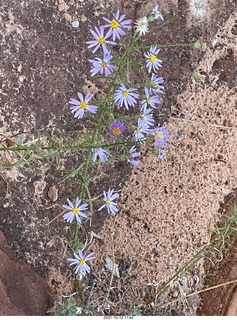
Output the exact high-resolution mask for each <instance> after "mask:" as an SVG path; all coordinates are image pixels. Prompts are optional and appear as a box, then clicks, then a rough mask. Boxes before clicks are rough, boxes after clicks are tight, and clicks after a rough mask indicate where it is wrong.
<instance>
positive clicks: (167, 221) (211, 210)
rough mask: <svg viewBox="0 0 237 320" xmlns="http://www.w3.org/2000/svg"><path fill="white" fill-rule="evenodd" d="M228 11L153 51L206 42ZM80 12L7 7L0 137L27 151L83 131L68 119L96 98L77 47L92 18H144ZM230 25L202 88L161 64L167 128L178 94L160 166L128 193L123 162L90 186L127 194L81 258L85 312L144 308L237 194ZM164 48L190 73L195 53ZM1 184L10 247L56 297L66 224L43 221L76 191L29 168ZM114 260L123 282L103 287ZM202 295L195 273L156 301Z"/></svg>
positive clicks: (175, 32) (214, 2)
mask: <svg viewBox="0 0 237 320" xmlns="http://www.w3.org/2000/svg"><path fill="white" fill-rule="evenodd" d="M235 1H236V0H228V1H227V0H226V1H225V2H223V1H220V0H209V9H208V13H207V17H206V18H205V19H203V20H200V21H198V20H195V19H193V18H191V17H190V16H189V17H187V19H186V18H185V17H184V19H181V20H180V21H177V23H175V24H174V25H173V26H169V27H167V28H165V29H164V31H162V32H161V33H157V32H156V33H155V34H151V35H150V36H151V38H152V41H157V43H165V42H166V41H167V42H171V43H173V42H175V43H180V42H182V43H183V42H193V41H196V40H203V41H204V40H205V41H209V40H210V38H211V37H212V36H213V34H214V33H215V32H216V31H215V32H214V30H216V28H217V26H218V25H219V23H220V25H221V23H222V22H223V21H225V20H226V17H228V16H229V13H230V12H232V11H233V6H234V4H235ZM153 2H154V3H155V1H153ZM88 3H90V5H89V6H88V5H87V3H86V2H85V1H79V2H78V1H74V0H71V1H69V0H68V1H63V0H62V1H61V0H55V1H51V0H50V1H49V0H47V1H40V0H34V1H33V0H31V1H21V2H19V1H16V0H3V5H2V7H1V8H0V31H1V32H0V41H1V45H2V47H3V50H1V52H0V56H1V74H0V76H1V89H0V94H1V103H2V109H1V114H0V122H1V131H0V133H1V134H4V135H9V136H12V137H14V138H15V139H19V141H23V142H27V143H28V142H29V141H30V139H33V138H35V137H36V136H35V133H36V130H46V131H47V132H51V133H54V132H55V129H61V130H63V132H64V133H65V134H67V133H68V131H70V130H79V128H80V125H78V122H75V121H74V119H73V117H72V116H71V114H70V112H69V110H68V109H69V106H68V101H69V98H71V97H72V96H73V94H75V93H76V92H77V91H78V90H81V89H79V88H83V90H84V91H86V90H91V89H93V87H92V83H91V82H90V81H88V74H89V65H88V63H87V62H88V61H87V59H88V49H87V47H86V46H85V44H84V42H85V39H86V40H89V37H90V32H89V29H90V28H94V26H95V25H97V23H98V19H99V18H101V17H102V16H109V14H111V4H112V5H113V9H114V10H115V9H117V7H118V6H119V8H120V7H121V8H122V10H123V11H124V12H125V13H126V15H127V16H129V17H130V18H132V19H133V20H134V19H136V18H137V17H138V16H139V15H140V14H141V13H142V11H143V8H144V6H143V2H141V1H137V0H126V1H113V2H111V4H110V1H106V5H105V6H103V5H102V4H99V3H98V1H92V0H91V1H89V0H88ZM187 8H188V1H176V0H172V1H170V2H169V3H168V5H167V6H166V4H165V3H162V4H161V6H160V10H161V11H162V13H163V14H164V16H165V17H167V18H168V17H169V16H172V15H173V14H174V13H175V14H176V13H178V12H180V11H182V10H186V9H187ZM236 19H237V18H236V14H235V15H233V16H232V17H231V18H230V19H229V20H228V21H227V22H226V23H225V24H224V25H223V27H222V28H221V29H220V30H219V33H218V35H217V36H216V37H215V38H213V40H212V41H211V44H210V46H209V45H208V47H207V51H206V53H205V56H204V58H203V60H202V61H201V62H200V64H199V66H198V68H197V70H199V71H200V72H201V73H202V74H203V75H205V76H206V77H205V79H204V80H203V82H195V81H194V80H190V81H189V82H188V84H187V86H186V85H185V84H186V83H187V82H186V79H187V75H186V74H185V75H183V74H181V72H180V71H179V70H177V69H174V68H173V67H169V66H168V65H165V66H164V68H162V70H161V72H164V74H162V75H163V76H164V77H166V81H167V85H166V93H165V95H164V96H163V104H162V109H161V110H160V113H159V114H158V117H159V119H161V121H163V119H167V115H168V114H169V112H170V105H171V102H172V103H173V101H175V100H176V96H177V93H180V92H182V93H181V94H180V95H179V96H178V98H177V103H176V104H175V105H173V106H172V111H171V114H172V117H171V118H170V120H169V122H167V123H166V125H167V126H168V127H169V128H170V133H171V141H170V146H169V148H168V149H167V152H166V156H165V158H164V159H163V160H159V159H157V158H156V157H154V156H153V155H144V156H143V157H142V159H141V163H140V166H139V167H138V168H134V170H133V173H132V175H131V176H130V178H129V180H128V181H127V183H126V185H123V184H124V180H126V177H127V176H128V174H129V170H128V169H126V168H127V164H124V167H125V166H126V168H125V169H124V168H122V165H121V164H120V163H119V164H118V165H117V166H114V167H113V168H114V170H115V172H114V173H113V179H112V178H111V179H108V178H107V176H108V175H106V174H107V173H110V174H111V176H112V172H111V171H112V169H110V172H109V171H108V172H107V171H104V177H103V179H102V180H101V181H100V183H98V186H96V187H95V188H97V189H95V190H94V192H95V194H98V193H101V192H102V186H103V188H106V187H107V185H108V184H109V183H110V182H111V181H113V182H114V184H115V183H116V185H115V186H114V187H115V188H121V185H123V190H122V192H121V197H120V201H119V209H120V212H119V214H118V215H117V216H115V217H110V218H109V219H107V221H106V223H105V225H104V226H103V229H102V230H101V232H100V231H98V234H99V236H100V237H101V238H102V240H96V239H95V240H94V241H93V245H92V246H91V247H90V248H88V249H87V250H93V251H95V252H96V256H97V259H96V261H95V262H94V263H91V266H92V272H93V273H92V275H91V277H90V278H89V285H92V289H91V291H90V297H89V300H88V305H87V307H88V308H93V309H94V310H95V311H97V310H98V311H99V312H102V313H103V312H104V313H105V312H107V313H112V314H128V313H129V312H130V309H131V305H137V304H139V303H144V302H146V301H148V300H149V298H150V296H151V295H152V294H154V292H155V290H156V288H157V287H158V286H159V285H160V284H161V283H163V282H164V281H166V280H167V279H168V278H169V277H170V276H171V275H172V274H173V273H174V272H176V271H177V270H178V269H179V268H180V267H181V266H183V264H184V263H185V262H186V261H187V260H188V259H189V258H190V257H192V255H193V254H194V253H196V252H197V251H198V250H199V249H200V248H201V247H202V245H203V244H205V243H207V242H208V240H209V236H208V232H207V229H206V228H207V227H210V226H215V223H216V221H218V219H219V213H218V210H219V208H220V203H222V202H223V201H224V197H225V195H228V194H231V192H232V190H233V188H235V187H236V165H235V159H236V151H235V148H234V146H235V141H236V55H237V54H236V35H237V30H236ZM73 21H79V25H80V27H79V28H74V27H72V24H71V23H72V22H73ZM148 40H151V39H148ZM62 44H63V45H62ZM172 50H173V51H172ZM172 50H170V51H169V50H165V49H164V52H163V54H164V56H165V57H167V59H168V58H169V59H170V60H171V59H172V61H173V59H174V62H175V63H177V64H180V65H182V66H185V67H186V68H187V69H193V68H194V66H196V65H197V61H199V59H200V56H201V53H200V51H193V50H190V49H189V48H184V49H182V50H180V48H178V49H172ZM78 70H79V71H80V72H79V71H78ZM185 86H186V89H185ZM100 89H101V88H100ZM102 89H103V88H102ZM184 89H185V90H184ZM183 90H184V91H183ZM219 125H220V126H224V127H226V128H223V127H218V126H219ZM78 127H79V128H78ZM2 140H4V137H2ZM62 162H63V165H64V166H65V167H67V168H71V167H74V166H76V165H77V163H76V162H77V159H75V158H72V157H71V158H70V157H69V158H68V159H67V161H66V160H65V162H64V159H62ZM38 169H39V168H38ZM118 173H119V174H120V176H121V175H122V176H123V177H121V181H122V182H121V181H117V177H119V174H118ZM6 176H7V178H8V179H9V183H10V189H9V192H8V195H7V196H6V194H5V183H4V180H2V179H1V180H0V183H1V185H0V186H1V190H0V196H1V200H2V201H1V225H0V228H1V230H2V231H3V232H4V234H5V236H6V238H7V240H8V243H9V245H10V246H11V248H12V249H13V251H14V252H15V253H16V254H17V255H18V256H19V257H21V258H23V259H24V260H25V261H27V263H28V264H29V265H30V266H31V267H32V268H33V269H34V270H35V271H36V272H38V273H39V274H41V275H42V276H45V271H46V270H48V269H50V270H49V278H48V279H49V280H48V281H49V283H50V285H51V287H52V288H53V289H55V288H56V289H55V291H56V292H57V295H58V298H60V297H61V295H62V294H69V293H71V292H72V290H73V288H71V286H73V281H71V280H72V279H73V276H72V270H71V269H69V268H68V265H67V261H66V259H65V256H63V255H62V254H61V253H62V252H63V251H64V250H63V248H62V244H63V245H65V244H66V243H67V242H66V241H67V240H68V238H67V237H68V226H66V224H65V222H64V221H62V219H57V220H55V221H54V223H52V224H50V225H49V224H48V223H49V221H51V220H52V219H53V218H54V217H55V216H57V215H58V214H59V213H60V211H61V204H64V203H65V199H66V197H68V196H69V194H70V196H72V197H73V196H75V194H76V192H77V188H76V187H75V188H74V189H72V188H71V187H70V186H68V185H64V184H58V182H59V181H60V180H61V179H62V178H63V177H62V175H60V174H58V173H55V170H54V168H51V169H49V170H47V169H46V170H43V171H42V170H37V168H36V167H34V168H32V167H30V166H26V167H24V168H18V169H16V168H14V169H11V170H8V171H7V172H6ZM122 178H123V179H122ZM54 184H55V185H56V187H57V190H58V199H57V203H56V202H55V200H53V198H50V197H49V193H48V192H49V190H51V189H50V188H51V187H53V186H54ZM105 185H106V186H105ZM110 187H113V186H110ZM70 192H71V193H70ZM105 216H107V214H106V213H101V214H98V216H95V217H94V221H93V223H94V222H95V221H96V223H97V226H96V228H95V229H94V231H96V232H97V230H100V229H101V226H102V225H103V223H104V220H105ZM93 226H94V225H93ZM16 230H17V232H16ZM52 239H57V240H56V242H55V244H54V245H53V246H52V247H50V246H49V245H48V243H49V242H50V241H51V240H52ZM113 252H114V253H113ZM69 254H70V253H69V252H68V255H69ZM113 256H114V257H115V260H116V263H117V264H118V265H119V273H120V277H119V278H117V277H116V276H114V277H113V281H112V283H110V282H111V272H110V271H109V270H108V269H107V268H106V266H105V259H106V257H109V258H111V259H113ZM65 269H66V270H67V271H66V272H65ZM62 270H63V271H62ZM95 280H96V281H95ZM69 283H70V284H69ZM110 284H111V285H112V289H111V290H110V293H109V295H108V288H109V287H110ZM95 285H96V287H95ZM203 285H204V270H203V265H202V263H200V264H199V265H198V267H197V268H194V269H193V270H192V271H191V272H190V273H189V274H188V275H184V276H183V277H182V279H180V282H179V283H176V284H174V286H173V287H172V288H171V291H170V292H169V295H167V296H164V297H163V298H162V299H163V300H162V301H159V302H158V303H163V302H166V301H168V300H169V299H170V298H172V297H174V298H176V297H178V296H180V295H182V294H184V293H188V292H190V291H192V290H196V289H198V288H201V287H202V286H203ZM70 290H71V291H70ZM199 302H200V301H199V297H197V298H195V299H193V300H192V301H191V300H189V301H188V302H187V301H184V303H183V304H181V305H180V306H179V309H177V306H175V307H174V308H173V309H172V308H171V309H168V310H165V311H164V312H163V311H162V312H163V313H165V314H167V315H168V314H176V313H178V314H186V315H187V314H195V312H196V308H197V306H198V305H199ZM152 310H153V311H154V310H155V309H152ZM175 312H176V313H175Z"/></svg>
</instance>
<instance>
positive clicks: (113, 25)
mask: <svg viewBox="0 0 237 320" xmlns="http://www.w3.org/2000/svg"><path fill="white" fill-rule="evenodd" d="M118 26H119V23H118V21H116V20H112V21H111V28H112V29H116V28H118Z"/></svg>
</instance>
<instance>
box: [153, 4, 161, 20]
mask: <svg viewBox="0 0 237 320" xmlns="http://www.w3.org/2000/svg"><path fill="white" fill-rule="evenodd" d="M151 14H153V15H154V16H155V17H154V19H155V20H156V19H158V18H159V17H160V18H161V20H162V21H164V18H163V16H162V14H161V13H160V12H159V11H158V5H155V7H154V8H153V9H152V10H151Z"/></svg>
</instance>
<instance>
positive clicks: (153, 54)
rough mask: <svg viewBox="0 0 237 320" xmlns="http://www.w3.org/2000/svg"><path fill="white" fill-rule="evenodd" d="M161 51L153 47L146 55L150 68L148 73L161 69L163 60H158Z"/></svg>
mask: <svg viewBox="0 0 237 320" xmlns="http://www.w3.org/2000/svg"><path fill="white" fill-rule="evenodd" d="M159 52H160V49H156V46H151V47H150V51H148V52H146V53H145V57H146V58H147V60H146V67H147V68H148V72H151V70H153V71H154V72H156V71H157V70H159V67H161V63H162V60H160V59H158V58H157V55H158V53H159Z"/></svg>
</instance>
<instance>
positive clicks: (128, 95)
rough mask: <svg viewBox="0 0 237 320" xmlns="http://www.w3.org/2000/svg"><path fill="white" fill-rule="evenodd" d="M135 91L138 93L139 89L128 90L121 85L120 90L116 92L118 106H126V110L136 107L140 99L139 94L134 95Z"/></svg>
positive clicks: (115, 98)
mask: <svg viewBox="0 0 237 320" xmlns="http://www.w3.org/2000/svg"><path fill="white" fill-rule="evenodd" d="M133 91H137V89H133V88H131V89H126V87H125V85H124V84H123V83H121V86H120V88H119V90H115V92H116V93H115V96H114V100H115V102H116V103H117V104H118V106H119V107H122V105H123V104H125V107H126V109H127V110H128V109H129V107H131V106H132V107H134V105H135V103H136V99H138V98H139V94H137V93H133Z"/></svg>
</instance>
